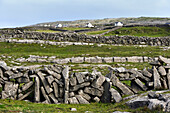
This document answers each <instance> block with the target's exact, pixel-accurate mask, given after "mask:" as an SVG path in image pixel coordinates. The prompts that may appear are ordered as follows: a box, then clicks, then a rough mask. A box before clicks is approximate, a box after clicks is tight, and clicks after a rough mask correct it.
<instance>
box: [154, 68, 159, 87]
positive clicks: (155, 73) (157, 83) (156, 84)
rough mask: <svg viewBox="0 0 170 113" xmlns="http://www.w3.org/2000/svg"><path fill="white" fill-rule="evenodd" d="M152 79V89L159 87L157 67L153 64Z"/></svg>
mask: <svg viewBox="0 0 170 113" xmlns="http://www.w3.org/2000/svg"><path fill="white" fill-rule="evenodd" d="M153 79H154V89H161V82H160V75H159V73H158V71H157V69H156V68H155V66H153Z"/></svg>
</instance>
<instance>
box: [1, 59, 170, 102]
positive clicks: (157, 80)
mask: <svg viewBox="0 0 170 113" xmlns="http://www.w3.org/2000/svg"><path fill="white" fill-rule="evenodd" d="M151 65H153V68H152V69H144V70H142V71H140V70H134V69H125V68H123V67H121V68H112V67H110V68H109V69H110V73H108V74H107V75H106V76H103V75H102V74H101V73H100V72H97V71H96V70H95V69H94V70H93V72H92V73H90V72H76V73H75V72H71V71H70V68H69V67H68V66H59V65H50V66H43V67H41V68H32V69H26V68H24V67H23V68H22V67H20V68H14V67H13V68H11V67H8V66H7V65H6V64H5V62H1V63H0V88H1V89H2V92H1V98H2V99H6V98H8V99H17V100H29V101H32V102H42V103H55V104H57V103H69V104H89V103H90V102H103V103H110V102H120V101H121V100H122V96H123V95H133V94H137V93H138V92H139V91H148V90H152V89H170V60H168V59H167V58H164V57H162V56H160V57H159V58H158V61H154V62H151ZM122 81H124V82H125V81H131V84H130V85H127V84H125V83H123V82H122Z"/></svg>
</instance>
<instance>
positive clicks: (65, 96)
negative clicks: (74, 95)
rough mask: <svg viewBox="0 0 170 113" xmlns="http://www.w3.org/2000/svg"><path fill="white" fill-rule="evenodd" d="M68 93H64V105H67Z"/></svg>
mask: <svg viewBox="0 0 170 113" xmlns="http://www.w3.org/2000/svg"><path fill="white" fill-rule="evenodd" d="M68 97H69V91H64V103H66V104H68Z"/></svg>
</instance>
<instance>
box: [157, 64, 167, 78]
mask: <svg viewBox="0 0 170 113" xmlns="http://www.w3.org/2000/svg"><path fill="white" fill-rule="evenodd" d="M158 72H159V73H160V75H162V76H165V75H166V70H165V68H164V67H163V66H160V67H159V68H158Z"/></svg>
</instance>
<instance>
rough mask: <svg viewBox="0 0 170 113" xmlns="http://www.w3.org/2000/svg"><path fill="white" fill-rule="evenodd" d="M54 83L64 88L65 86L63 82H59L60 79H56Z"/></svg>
mask: <svg viewBox="0 0 170 113" xmlns="http://www.w3.org/2000/svg"><path fill="white" fill-rule="evenodd" d="M54 81H55V82H56V83H57V84H59V86H60V87H63V86H64V84H63V82H61V81H59V80H58V79H56V78H55V79H54Z"/></svg>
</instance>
